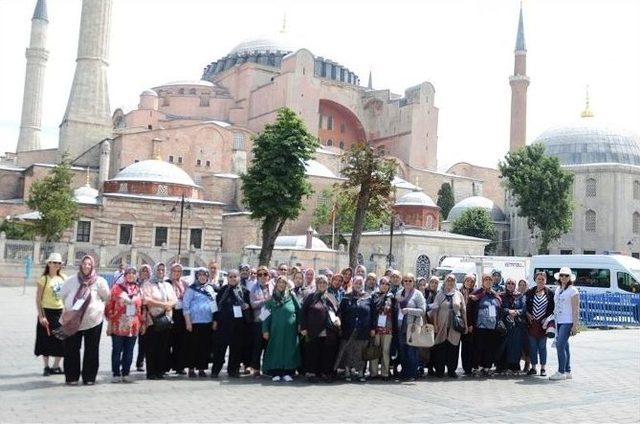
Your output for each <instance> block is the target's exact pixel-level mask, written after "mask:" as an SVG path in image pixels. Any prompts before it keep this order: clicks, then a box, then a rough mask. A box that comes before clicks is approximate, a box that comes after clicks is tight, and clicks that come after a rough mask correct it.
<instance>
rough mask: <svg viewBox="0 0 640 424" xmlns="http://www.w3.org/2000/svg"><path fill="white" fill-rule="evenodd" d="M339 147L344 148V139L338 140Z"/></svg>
mask: <svg viewBox="0 0 640 424" xmlns="http://www.w3.org/2000/svg"><path fill="white" fill-rule="evenodd" d="M340 148H341V149H343V150H344V141H341V142H340Z"/></svg>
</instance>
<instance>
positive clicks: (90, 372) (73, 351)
mask: <svg viewBox="0 0 640 424" xmlns="http://www.w3.org/2000/svg"><path fill="white" fill-rule="evenodd" d="M101 335H102V323H100V324H98V325H96V326H95V327H93V328H89V329H87V330H82V331H78V332H77V333H76V334H74V335H73V336H70V337H67V338H66V339H65V340H64V376H65V380H66V381H67V382H72V381H78V380H79V379H80V346H81V345H82V341H83V340H84V352H83V357H82V381H83V382H85V383H88V382H95V381H96V375H97V374H98V365H99V361H98V359H99V353H100V336H101Z"/></svg>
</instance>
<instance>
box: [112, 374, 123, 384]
mask: <svg viewBox="0 0 640 424" xmlns="http://www.w3.org/2000/svg"><path fill="white" fill-rule="evenodd" d="M121 381H122V377H120V376H119V375H118V376H113V377H111V382H112V383H120V382H121Z"/></svg>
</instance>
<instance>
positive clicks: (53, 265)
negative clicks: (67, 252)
mask: <svg viewBox="0 0 640 424" xmlns="http://www.w3.org/2000/svg"><path fill="white" fill-rule="evenodd" d="M61 269H62V255H60V254H59V253H55V252H54V253H51V254H50V255H49V258H48V259H47V265H46V266H45V267H44V272H43V273H42V277H41V278H40V281H38V291H37V292H36V309H37V310H38V325H37V327H36V348H35V351H34V353H35V355H36V356H42V363H43V364H44V371H43V372H42V375H43V376H45V377H48V376H49V375H51V374H62V368H60V360H61V359H62V357H63V356H64V348H63V345H62V340H59V339H57V338H56V337H55V336H54V335H53V333H52V332H53V330H55V329H56V328H58V327H59V326H60V315H62V309H63V307H64V305H63V303H62V299H61V298H60V296H59V293H60V289H61V288H62V285H63V284H64V280H66V279H67V277H66V275H64V274H62V273H61V272H60V270H61ZM51 356H52V357H53V367H49V357H51Z"/></svg>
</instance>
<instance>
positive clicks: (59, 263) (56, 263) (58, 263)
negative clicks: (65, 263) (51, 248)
mask: <svg viewBox="0 0 640 424" xmlns="http://www.w3.org/2000/svg"><path fill="white" fill-rule="evenodd" d="M49 263H50V264H54V265H62V262H49Z"/></svg>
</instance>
